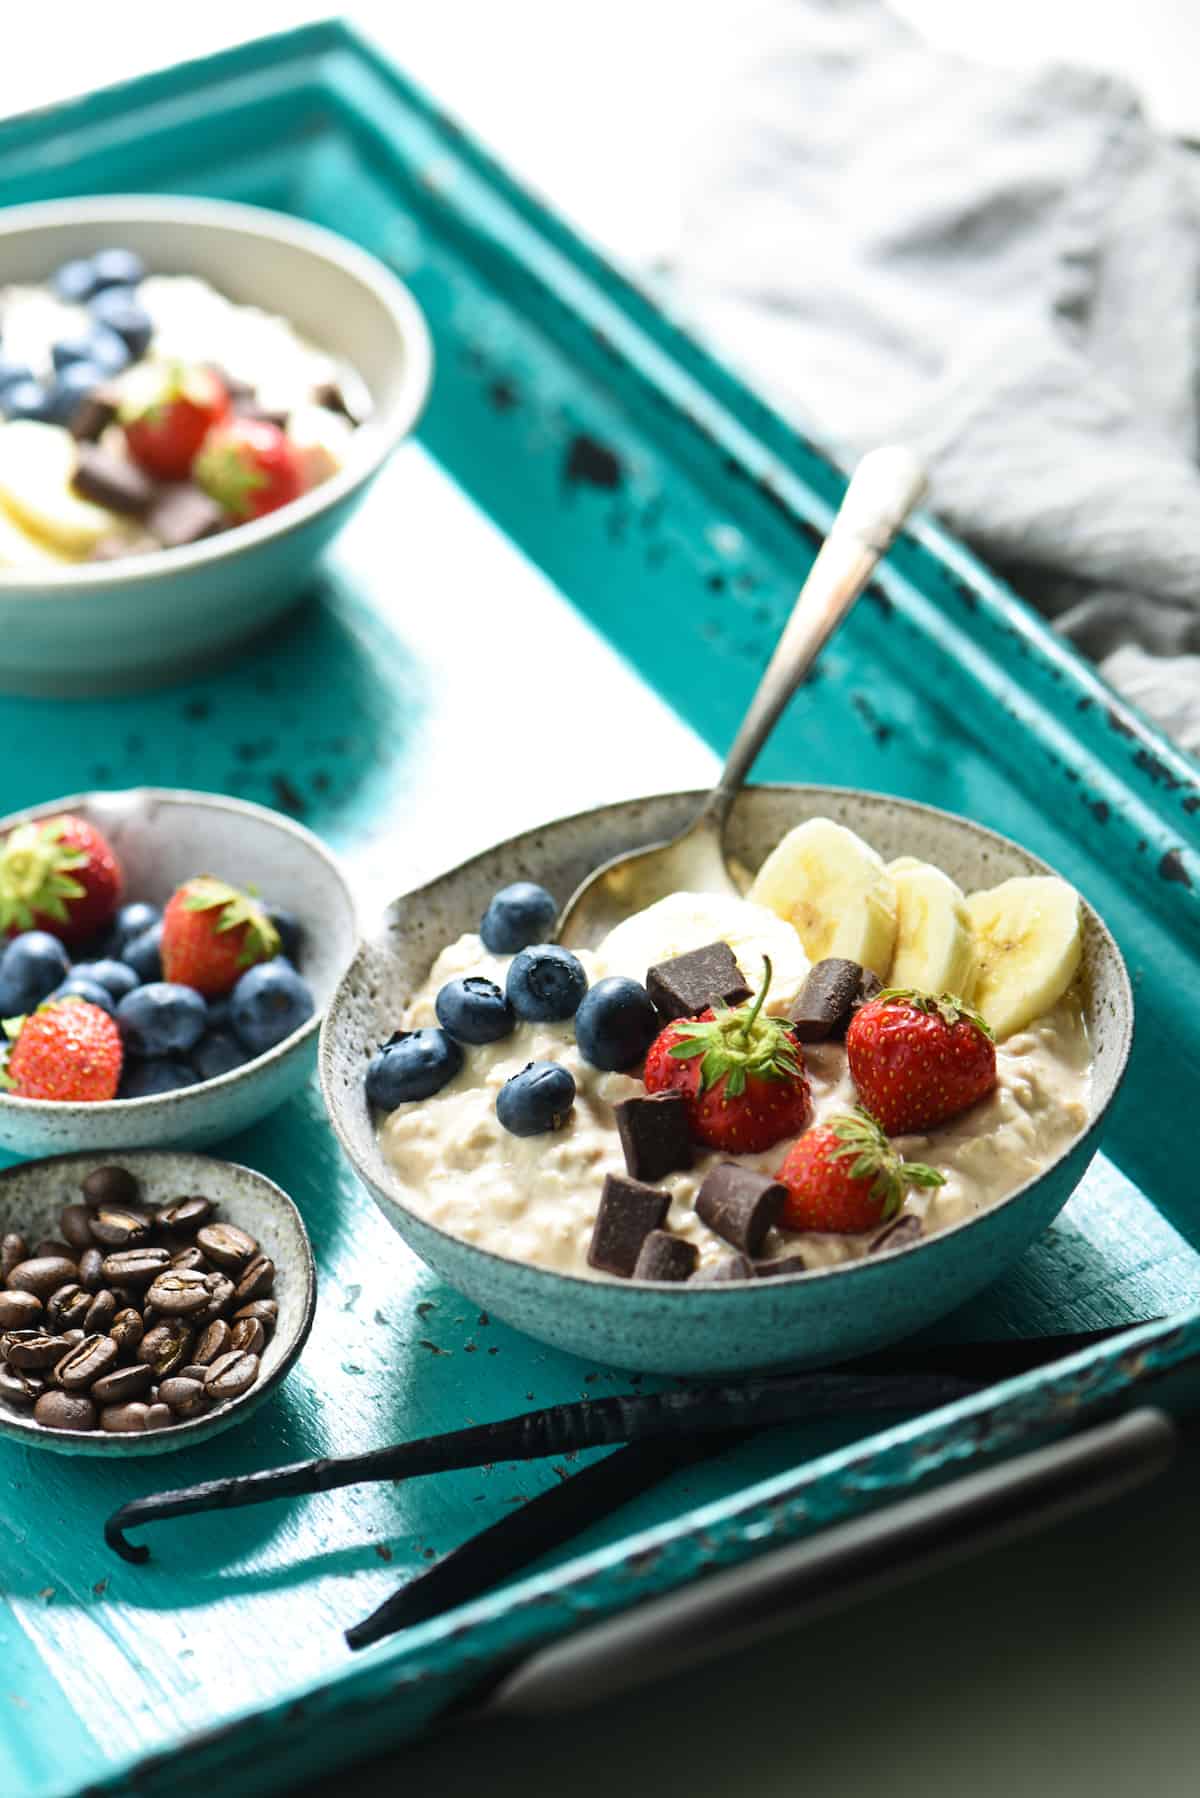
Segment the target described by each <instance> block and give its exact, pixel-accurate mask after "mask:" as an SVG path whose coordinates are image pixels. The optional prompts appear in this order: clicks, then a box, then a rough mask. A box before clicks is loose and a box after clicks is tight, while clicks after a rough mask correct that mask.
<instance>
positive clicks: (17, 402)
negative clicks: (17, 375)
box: [0, 381, 54, 424]
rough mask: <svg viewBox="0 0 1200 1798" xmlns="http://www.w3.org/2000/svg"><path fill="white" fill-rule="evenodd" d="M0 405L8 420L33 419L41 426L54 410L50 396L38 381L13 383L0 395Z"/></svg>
mask: <svg viewBox="0 0 1200 1798" xmlns="http://www.w3.org/2000/svg"><path fill="white" fill-rule="evenodd" d="M0 405H2V406H3V408H4V413H5V416H6V417H8V418H34V419H37V420H38V421H39V423H43V424H44V423H46V422H48V420H49V418H50V415H51V413H52V411H53V409H54V408H53V406H52V404H51V400H50V394H49V392H48V391H47V389H46V388H45V387H43V386H42V384H41V382H40V381H14V382H13V384H12V386H11V387H6V388H5V389H4V391H3V393H2V394H0Z"/></svg>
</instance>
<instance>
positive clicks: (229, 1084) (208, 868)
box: [0, 787, 356, 1157]
mask: <svg viewBox="0 0 1200 1798" xmlns="http://www.w3.org/2000/svg"><path fill="white" fill-rule="evenodd" d="M58 812H79V813H81V814H82V815H83V816H84V817H85V818H89V819H91V821H92V822H93V823H94V824H95V825H97V826H98V828H99V829H101V830H102V831H103V832H104V834H105V836H107V838H108V839H109V841H110V842H111V843H112V845H113V847H114V849H115V850H116V852H117V855H118V857H119V859H120V861H121V865H122V867H123V868H124V870H125V876H126V897H127V898H129V899H147V900H149V901H150V902H151V904H153V905H159V906H161V905H164V904H165V903H166V901H167V900H168V899H169V898H170V896H171V894H172V893H173V892H174V890H175V888H176V887H177V886H180V885H181V884H182V883H183V882H184V881H185V880H189V879H190V878H191V877H192V876H193V875H194V874H200V873H208V874H217V875H219V876H221V877H222V878H224V879H227V880H232V881H234V882H235V883H236V884H238V885H241V886H253V887H256V888H257V890H258V891H259V892H260V893H263V894H264V895H266V896H267V897H268V898H271V899H274V900H275V901H276V902H277V903H278V904H280V905H285V906H286V907H287V908H288V910H289V911H291V912H294V913H295V915H296V917H297V918H298V919H299V921H300V924H301V926H302V928H303V930H304V957H303V963H302V967H301V972H302V973H303V975H304V978H305V979H306V980H307V981H308V983H309V985H310V986H311V987H312V990H313V998H314V1000H315V1001H316V1009H315V1011H314V1014H313V1016H312V1017H311V1018H310V1019H309V1020H308V1022H307V1023H306V1024H303V1025H302V1026H301V1027H300V1029H299V1030H295V1031H293V1032H292V1034H291V1036H289V1037H287V1038H286V1040H285V1041H284V1042H282V1043H278V1044H277V1045H276V1046H275V1048H274V1049H271V1050H269V1051H268V1052H267V1054H265V1055H260V1056H259V1057H258V1059H257V1060H256V1061H251V1062H247V1064H246V1066H245V1067H241V1068H235V1069H234V1070H233V1072H232V1073H231V1074H222V1075H221V1076H220V1077H219V1078H218V1079H215V1080H202V1081H200V1082H199V1084H198V1085H196V1086H188V1087H184V1088H182V1089H181V1090H180V1091H178V1092H171V1093H162V1094H160V1095H159V1096H157V1097H155V1098H149V1099H113V1100H110V1101H109V1102H108V1103H107V1104H102V1105H65V1104H56V1103H53V1102H51V1101H49V1100H42V1099H17V1098H14V1097H13V1096H12V1094H11V1093H5V1092H0V1148H2V1149H6V1150H8V1152H9V1153H10V1154H13V1155H22V1156H29V1157H34V1156H42V1155H55V1154H61V1153H64V1152H66V1151H68V1150H83V1149H103V1150H108V1149H143V1148H177V1149H181V1148H189V1149H195V1148H201V1147H203V1146H205V1145H206V1144H209V1143H214V1142H221V1141H223V1140H224V1139H225V1138H226V1137H228V1136H232V1135H234V1134H235V1132H237V1131H238V1130H244V1129H246V1128H247V1127H248V1126H249V1125H250V1124H253V1123H257V1121H258V1119H259V1118H261V1117H265V1116H266V1114H267V1113H268V1112H269V1111H274V1109H275V1107H276V1106H277V1105H282V1103H283V1101H284V1100H285V1099H288V1098H290V1097H291V1095H292V1094H293V1093H294V1092H298V1091H299V1089H300V1088H301V1087H302V1086H303V1085H304V1083H305V1081H306V1080H307V1079H308V1078H309V1075H310V1074H311V1073H312V1068H313V1062H314V1060H315V1057H316V1047H317V1033H318V1031H319V1029H320V1025H321V1014H322V1012H323V1011H324V1008H325V1006H326V1005H327V1003H328V1001H329V998H330V995H331V994H332V992H333V990H334V987H335V986H336V984H337V981H338V977H339V976H340V975H341V973H342V971H343V969H344V968H345V966H346V964H347V962H348V961H349V960H350V957H351V955H352V954H353V952H354V942H355V930H356V926H355V915H354V901H353V899H352V898H351V896H350V889H349V887H348V886H347V885H346V880H345V876H344V875H343V874H342V871H341V869H340V867H339V866H338V864H337V862H336V860H335V859H334V857H333V856H332V855H331V854H330V853H329V851H328V849H326V847H325V845H324V844H323V843H322V842H320V841H319V839H318V838H317V837H315V836H314V835H313V834H312V832H311V831H310V830H305V829H304V828H303V827H302V826H301V825H299V824H293V823H292V821H291V819H290V818H284V817H282V816H281V815H280V814H279V813H278V812H272V811H269V810H268V809H267V807H266V806H262V805H249V804H247V803H246V802H245V801H244V800H240V799H226V798H224V797H222V796H220V795H218V794H215V793H189V792H183V791H175V790H172V789H170V788H160V787H136V788H133V789H131V790H130V791H128V792H123V793H76V794H73V795H71V796H70V797H69V798H66V799H56V800H54V801H53V802H52V803H51V804H49V805H38V806H32V807H30V809H29V810H28V811H23V812H14V813H12V814H11V815H10V816H9V817H7V818H0V836H2V835H4V834H5V833H6V832H7V831H9V830H11V829H12V827H13V825H14V824H19V823H21V822H22V821H23V820H24V819H26V818H48V817H53V816H54V815H55V814H56V813H58Z"/></svg>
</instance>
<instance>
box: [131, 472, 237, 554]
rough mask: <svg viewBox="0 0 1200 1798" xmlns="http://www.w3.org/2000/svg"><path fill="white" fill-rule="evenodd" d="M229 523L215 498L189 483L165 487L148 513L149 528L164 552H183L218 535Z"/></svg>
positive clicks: (181, 482) (178, 483)
mask: <svg viewBox="0 0 1200 1798" xmlns="http://www.w3.org/2000/svg"><path fill="white" fill-rule="evenodd" d="M226 523H227V520H226V517H225V513H224V511H223V510H222V508H221V507H220V506H219V505H218V504H217V502H216V500H215V499H210V498H209V497H208V494H207V493H202V492H201V491H200V489H199V487H192V486H189V484H188V483H187V482H186V481H179V482H176V483H175V484H174V485H172V486H170V487H164V488H162V490H161V491H160V493H159V496H158V498H157V499H156V500H155V502H154V504H153V505H152V506H151V508H150V510H149V511H148V512H147V514H146V529H147V530H148V531H150V532H151V534H152V535H153V536H155V537H157V538H158V540H159V542H160V543H161V544H162V545H163V547H164V548H165V549H180V548H182V547H183V545H184V544H185V543H199V542H200V541H201V540H202V539H203V538H205V537H212V536H215V535H216V533H217V532H218V531H219V530H222V529H223V528H224V526H225V524H226Z"/></svg>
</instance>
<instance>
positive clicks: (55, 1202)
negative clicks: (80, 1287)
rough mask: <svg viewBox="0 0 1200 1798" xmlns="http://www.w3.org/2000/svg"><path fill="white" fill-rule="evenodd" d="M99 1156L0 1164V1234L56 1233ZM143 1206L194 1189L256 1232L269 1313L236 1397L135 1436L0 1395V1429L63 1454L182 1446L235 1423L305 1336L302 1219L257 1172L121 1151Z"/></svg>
mask: <svg viewBox="0 0 1200 1798" xmlns="http://www.w3.org/2000/svg"><path fill="white" fill-rule="evenodd" d="M107 1159H108V1157H107V1156H104V1155H55V1156H53V1157H52V1158H51V1159H50V1160H49V1161H34V1162H28V1163H26V1164H25V1165H24V1166H22V1167H10V1168H5V1169H4V1170H3V1172H0V1234H3V1233H5V1232H6V1231H9V1230H18V1231H20V1233H21V1235H22V1236H24V1237H25V1238H26V1239H27V1240H28V1241H30V1242H34V1241H36V1240H37V1239H38V1238H39V1237H42V1236H56V1235H57V1234H58V1218H59V1213H60V1212H61V1210H62V1208H63V1206H64V1205H73V1204H77V1203H78V1202H79V1188H80V1186H81V1185H82V1183H83V1181H84V1180H85V1179H86V1178H87V1176H88V1175H89V1174H90V1173H91V1171H92V1169H93V1168H97V1167H102V1166H103V1165H104V1163H105V1162H106V1160H107ZM121 1166H122V1167H127V1168H128V1169H129V1171H130V1173H131V1174H133V1175H134V1177H135V1178H136V1179H137V1181H138V1184H139V1185H140V1187H141V1189H142V1197H143V1198H144V1199H145V1201H146V1202H147V1203H148V1204H149V1205H151V1206H155V1205H165V1204H167V1203H168V1201H169V1200H171V1199H176V1198H178V1197H179V1196H180V1195H181V1194H183V1193H203V1194H204V1196H205V1197H206V1198H209V1199H212V1201H213V1203H214V1204H216V1205H218V1206H219V1207H220V1216H221V1218H222V1219H223V1220H224V1221H225V1222H227V1223H231V1224H238V1225H240V1226H241V1228H242V1229H243V1230H248V1231H249V1232H250V1234H251V1236H254V1237H256V1238H257V1240H258V1241H259V1243H260V1244H261V1245H262V1248H263V1251H264V1253H266V1254H268V1255H269V1256H270V1257H271V1260H272V1261H273V1262H274V1263H275V1269H276V1276H275V1293H274V1297H275V1300H276V1302H277V1304H278V1306H279V1321H278V1323H277V1324H276V1326H275V1332H274V1334H273V1336H272V1337H271V1340H270V1342H268V1343H267V1345H266V1347H265V1348H264V1349H263V1353H262V1370H261V1372H260V1374H259V1377H258V1379H257V1381H256V1382H255V1384H254V1385H253V1386H251V1388H250V1390H249V1391H248V1392H244V1393H243V1394H242V1396H241V1398H234V1399H228V1400H227V1401H226V1402H225V1403H224V1404H223V1405H218V1406H216V1407H214V1409H213V1410H211V1411H206V1412H205V1414H204V1416H203V1417H193V1418H190V1419H188V1420H187V1421H186V1422H181V1423H175V1424H169V1425H168V1426H167V1428H166V1429H162V1430H151V1431H150V1432H148V1433H147V1434H145V1435H141V1434H135V1433H130V1434H129V1435H109V1434H107V1432H105V1431H103V1430H47V1429H45V1428H43V1426H42V1425H41V1424H39V1423H35V1422H34V1420H33V1418H32V1416H30V1414H29V1413H28V1412H25V1411H18V1410H16V1409H15V1408H14V1407H13V1406H10V1405H8V1404H6V1403H5V1402H4V1401H3V1400H2V1399H0V1435H4V1436H11V1437H13V1438H14V1440H16V1441H19V1442H21V1443H22V1444H23V1445H24V1446H25V1447H27V1448H48V1449H52V1450H53V1451H54V1452H55V1453H56V1454H60V1455H61V1454H65V1455H109V1456H112V1455H118V1456H122V1457H124V1456H128V1455H165V1454H169V1453H170V1452H171V1450H172V1449H176V1448H192V1447H194V1446H195V1444H196V1443H198V1442H207V1440H208V1438H209V1437H210V1436H218V1435H220V1433H221V1431H222V1430H227V1429H229V1427H230V1426H231V1425H232V1424H235V1423H241V1422H242V1420H243V1419H244V1418H247V1417H249V1416H250V1415H251V1414H252V1413H253V1412H254V1411H257V1410H258V1407H259V1406H260V1405H261V1404H262V1402H263V1400H264V1399H265V1398H268V1397H269V1396H270V1394H271V1393H272V1392H273V1391H274V1389H275V1388H276V1387H277V1386H278V1385H279V1382H280V1381H281V1380H282V1379H283V1377H284V1375H285V1374H286V1373H287V1371H288V1369H289V1368H290V1367H291V1365H292V1363H293V1361H295V1359H296V1357H297V1355H298V1354H299V1353H300V1350H301V1349H302V1348H303V1347H304V1344H305V1342H306V1341H307V1340H308V1332H309V1330H310V1329H311V1328H312V1320H313V1312H314V1310H315V1309H316V1303H317V1272H316V1267H315V1266H314V1264H313V1254H312V1248H311V1246H310V1244H309V1240H308V1232H307V1230H306V1229H305V1228H304V1221H303V1219H302V1218H301V1216H300V1213H299V1212H298V1211H297V1209H296V1207H295V1205H294V1204H293V1203H292V1201H291V1199H289V1198H288V1196H287V1194H286V1193H285V1192H283V1191H282V1190H281V1189H280V1188H279V1187H278V1186H276V1185H275V1184H274V1183H273V1181H271V1180H268V1179H267V1178H266V1176H265V1174H256V1173H255V1172H254V1170H253V1169H252V1168H248V1167H239V1166H238V1165H237V1163H236V1162H233V1161H214V1160H213V1159H212V1158H211V1157H210V1156H208V1155H187V1154H181V1153H178V1152H170V1151H168V1152H165V1153H163V1152H157V1151H142V1152H140V1153H135V1154H132V1155H122V1156H121Z"/></svg>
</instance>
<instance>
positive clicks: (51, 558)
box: [0, 505, 74, 568]
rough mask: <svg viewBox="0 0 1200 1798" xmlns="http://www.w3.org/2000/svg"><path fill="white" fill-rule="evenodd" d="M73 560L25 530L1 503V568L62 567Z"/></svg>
mask: <svg viewBox="0 0 1200 1798" xmlns="http://www.w3.org/2000/svg"><path fill="white" fill-rule="evenodd" d="M73 560H74V558H73V557H72V556H64V555H63V553H62V551H61V550H57V549H51V547H50V545H49V544H48V543H42V542H41V541H40V540H39V539H38V538H37V537H31V536H30V535H29V534H28V532H26V531H23V530H22V529H21V526H20V525H19V524H18V523H17V521H16V519H15V518H13V517H12V516H11V514H10V513H8V512H6V511H5V510H4V507H3V506H2V505H0V568H61V567H63V566H64V565H65V564H67V563H69V562H71V561H73Z"/></svg>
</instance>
